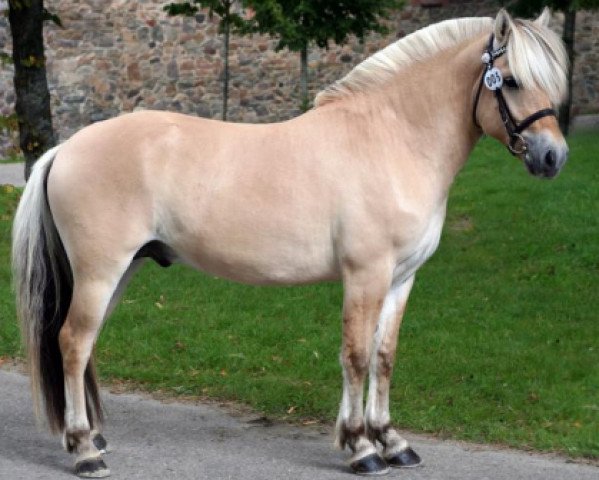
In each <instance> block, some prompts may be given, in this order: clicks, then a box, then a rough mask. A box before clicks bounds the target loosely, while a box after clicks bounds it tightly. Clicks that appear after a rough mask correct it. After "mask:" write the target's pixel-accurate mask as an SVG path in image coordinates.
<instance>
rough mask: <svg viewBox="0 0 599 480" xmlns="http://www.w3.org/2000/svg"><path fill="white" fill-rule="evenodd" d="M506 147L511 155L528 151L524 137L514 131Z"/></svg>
mask: <svg viewBox="0 0 599 480" xmlns="http://www.w3.org/2000/svg"><path fill="white" fill-rule="evenodd" d="M517 147H519V148H517ZM507 148H508V150H509V151H510V153H511V154H512V155H523V154H525V153H526V152H528V144H527V143H526V139H525V138H524V137H523V136H522V135H521V134H520V133H515V132H514V133H512V134H511V135H510V141H509V143H508V147H507Z"/></svg>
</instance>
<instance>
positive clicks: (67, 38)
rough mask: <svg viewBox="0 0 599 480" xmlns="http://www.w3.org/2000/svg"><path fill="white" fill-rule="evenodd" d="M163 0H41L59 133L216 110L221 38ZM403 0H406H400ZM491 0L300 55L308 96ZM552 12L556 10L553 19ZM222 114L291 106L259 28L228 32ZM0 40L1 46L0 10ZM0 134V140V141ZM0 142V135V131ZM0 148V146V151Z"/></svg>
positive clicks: (598, 38)
mask: <svg viewBox="0 0 599 480" xmlns="http://www.w3.org/2000/svg"><path fill="white" fill-rule="evenodd" d="M166 3H168V2H167V1H165V0H163V1H160V0H138V1H136V2H131V1H127V0H110V1H107V0H84V1H81V2H72V1H67V0H47V1H46V5H47V7H48V9H49V10H50V11H52V12H55V13H57V14H58V15H59V16H60V18H61V20H62V22H63V24H64V27H65V28H64V29H61V28H58V27H57V26H55V25H53V24H47V26H46V28H45V40H46V54H47V68H48V79H49V86H50V91H51V96H52V110H53V114H54V125H55V128H56V129H57V131H58V132H59V136H60V138H61V139H65V138H68V137H69V136H70V135H71V134H72V133H73V132H75V131H76V130H78V129H79V128H81V127H82V126H84V125H87V124H89V123H91V122H95V121H98V120H102V119H105V118H110V117H113V116H115V115H118V114H119V113H121V112H126V111H132V110H135V109H164V110H173V111H179V112H184V113H189V114H193V115H199V116H204V117H213V118H219V117H220V115H221V106H222V95H221V89H222V82H221V79H222V78H221V76H222V65H223V62H222V58H221V48H222V38H221V36H220V35H219V34H218V23H217V21H216V20H215V19H210V18H209V17H208V16H207V15H206V13H205V12H201V13H198V14H197V15H196V16H195V17H194V18H182V17H174V18H169V17H168V16H167V15H166V14H165V13H164V12H163V11H162V7H163V5H164V4H166ZM407 3H409V2H407ZM496 5H497V2H496V1H494V0H482V1H457V0H455V1H449V2H448V5H447V6H444V7H442V8H422V7H417V6H413V5H408V6H407V7H406V8H405V9H404V10H402V11H401V12H398V13H397V14H396V15H394V17H393V18H392V19H390V20H389V27H390V34H389V35H388V36H386V37H381V36H379V35H373V36H371V37H369V38H368V40H367V41H366V42H365V44H363V45H362V44H360V43H358V42H356V41H354V42H350V44H349V45H345V46H343V47H337V46H332V47H331V48H330V49H329V50H321V49H312V51H311V53H310V56H309V68H310V75H311V77H310V85H309V87H310V91H311V94H312V96H313V95H314V94H315V93H316V92H317V91H318V90H320V89H321V88H322V87H324V86H325V85H327V84H329V83H331V82H333V81H334V80H336V79H337V78H340V77H341V76H343V75H344V74H345V73H347V72H348V71H349V70H350V69H351V68H352V67H353V66H355V65H356V64H357V63H359V62H360V61H361V60H362V59H364V58H365V57H367V56H369V55H371V54H372V53H374V52H375V51H377V50H378V49H380V48H382V47H384V46H385V45H387V44H388V43H390V42H392V41H393V40H395V39H397V38H400V37H402V36H404V35H406V34H408V33H410V32H412V31H414V30H415V29H417V28H419V27H421V26H424V25H428V24H430V23H435V22H437V21H440V20H443V19H445V18H453V17H459V16H481V15H494V14H495V13H496V11H497V6H496ZM560 23H561V22H560V19H559V18H556V25H558V26H559V24H560ZM576 40H577V63H576V70H575V82H574V113H575V114H578V113H599V104H598V103H599V102H598V99H597V95H598V91H599V77H598V75H599V74H598V73H597V72H598V70H599V15H597V14H590V13H588V12H581V13H580V14H579V17H578V28H577V39H576ZM230 46H231V58H230V74H231V83H230V100H229V114H228V115H229V119H230V120H233V121H240V122H272V121H279V120H284V119H287V118H290V117H293V116H295V115H297V114H299V113H300V112H299V108H298V105H299V92H298V79H299V55H297V54H295V53H290V52H288V51H282V52H276V51H275V50H274V46H275V42H274V41H272V40H269V39H268V38H266V37H262V36H254V37H244V38H240V37H236V36H233V37H232V39H231V45H230ZM0 49H1V50H3V51H7V52H10V33H9V31H8V22H7V19H6V18H4V17H0ZM11 70H12V69H11V67H9V66H8V67H6V66H5V67H3V68H2V69H0V113H2V114H6V113H10V112H11V111H12V108H13V104H14V93H13V90H12V71H11ZM0 143H1V141H0ZM4 143H6V138H5V139H4ZM0 153H1V152H0Z"/></svg>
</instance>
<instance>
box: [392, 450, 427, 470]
mask: <svg viewBox="0 0 599 480" xmlns="http://www.w3.org/2000/svg"><path fill="white" fill-rule="evenodd" d="M385 460H387V463H388V464H389V466H391V467H395V468H410V467H417V466H418V465H420V464H421V463H422V460H421V459H420V457H419V456H418V454H417V453H416V452H415V451H414V450H412V449H411V448H410V447H408V448H406V449H404V450H402V451H401V452H397V453H394V454H393V455H391V456H390V457H387V458H386V459H385Z"/></svg>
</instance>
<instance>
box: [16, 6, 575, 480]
mask: <svg viewBox="0 0 599 480" xmlns="http://www.w3.org/2000/svg"><path fill="white" fill-rule="evenodd" d="M547 21H548V13H547V12H544V13H543V14H542V15H541V17H539V18H538V19H537V20H535V21H528V20H516V19H512V18H511V17H510V16H509V15H508V14H507V13H506V12H505V11H503V10H502V11H500V12H499V14H498V15H497V17H496V18H495V19H491V18H468V19H458V20H448V21H445V22H442V23H439V24H436V25H432V26H429V27H427V28H424V29H422V30H419V31H417V32H415V33H413V34H411V35H409V36H407V37H405V38H404V39H401V40H399V41H397V42H395V43H393V44H392V45H390V46H388V47H387V48H385V49H383V50H381V51H380V52H378V53H376V54H375V55H373V56H372V57H370V58H368V59H366V60H365V61H364V62H362V63H361V64H360V65H358V66H357V67H356V68H355V69H354V70H353V71H351V72H350V73H349V74H348V75H347V76H346V77H344V78H343V79H341V80H340V81H338V82H337V83H335V84H333V85H331V86H330V87H328V88H327V89H326V90H324V91H323V92H321V93H320V94H319V95H318V96H317V98H316V101H315V108H314V109H312V110H310V111H309V112H307V113H305V114H304V115H301V116H299V117H298V118H295V119H293V120H290V121H286V122H282V123H276V124H268V125H242V124H233V123H223V122H219V121H213V120H207V119H200V118H194V117H190V116H184V115H179V114H175V113H167V112H156V111H144V112H137V113H132V114H127V115H122V116H120V117H117V118H114V119H111V120H107V121H104V122H99V123H96V124H93V125H91V126H88V127H86V128H84V129H82V130H81V131H79V132H78V133H76V134H75V135H74V136H73V137H72V138H70V139H69V140H67V141H66V142H64V143H63V144H61V145H60V146H58V147H56V148H54V149H52V150H51V151H49V152H47V153H46V154H45V155H44V156H43V157H42V158H41V159H40V160H39V161H38V162H37V164H36V166H35V168H34V170H33V173H32V176H31V178H30V179H29V182H28V184H27V186H26V188H25V191H24V193H23V197H22V200H21V202H20V205H19V207H18V211H17V213H16V217H15V220H14V230H13V266H14V278H15V288H16V293H17V305H18V314H19V318H20V321H21V324H22V331H23V336H24V340H25V344H26V346H27V351H28V357H29V365H30V371H31V376H32V384H33V387H34V394H35V395H34V396H35V398H37V399H38V401H39V405H43V406H45V411H46V414H47V418H48V422H49V426H50V428H51V429H52V430H53V431H54V432H60V433H62V435H63V439H64V445H65V447H66V448H67V449H68V450H69V451H71V452H74V453H76V461H75V469H76V472H77V473H78V474H79V475H80V476H87V477H102V476H105V475H108V473H109V471H108V468H107V467H106V465H105V463H104V461H103V459H102V450H103V448H104V446H105V441H104V439H103V437H102V436H101V434H100V433H99V432H100V428H101V424H102V411H101V406H100V401H99V395H98V387H97V384H96V379H95V375H94V368H93V364H92V360H91V358H90V357H91V352H92V350H93V346H94V343H95V342H96V339H97V336H98V332H99V330H100V328H101V326H102V323H103V322H104V320H105V318H106V317H107V316H108V315H109V313H110V311H111V309H112V308H113V306H114V304H115V302H116V301H117V300H118V299H119V296H120V294H121V292H122V290H123V288H124V287H125V285H126V283H127V280H128V279H129V277H130V276H131V274H132V272H133V271H134V270H135V268H136V267H138V266H139V264H140V263H141V262H143V261H144V259H145V258H147V257H150V258H153V259H154V260H156V261H157V262H159V263H160V264H161V265H164V266H166V265H169V264H171V263H172V262H182V263H185V264H188V265H190V266H192V267H195V268H198V269H201V270H203V271H205V272H209V273H211V274H213V275H217V276H219V277H224V278H228V279H231V280H235V281H239V282H246V283H251V284H258V285H263V284H264V285H266V284H270V285H282V284H284V285H289V284H303V283H308V282H318V281H324V280H336V279H340V280H342V282H343V286H344V300H343V342H342V346H341V366H342V370H343V393H342V397H341V405H340V409H339V416H338V420H337V426H336V443H337V445H338V446H339V447H341V448H343V447H348V448H349V449H350V450H351V458H350V459H349V463H350V465H351V468H352V469H353V471H355V472H356V473H362V474H381V473H385V472H386V471H387V470H388V469H389V466H393V467H409V466H415V465H418V464H419V463H420V458H419V456H418V455H417V454H416V452H414V451H413V450H412V449H411V448H410V447H409V445H408V442H407V441H406V440H405V439H404V438H402V437H401V436H400V435H399V433H398V432H397V431H396V430H395V429H394V428H393V426H392V425H391V417H390V414H389V383H390V378H391V372H392V368H393V364H394V356H395V350H396V343H397V336H398V331H399V327H400V324H401V320H402V314H403V312H404V308H405V305H406V301H407V299H408V295H409V293H410V289H411V288H412V284H413V282H414V275H415V273H416V271H417V270H418V268H419V267H420V266H421V265H422V264H423V263H424V262H425V261H426V260H427V259H428V258H429V257H430V256H431V254H432V253H433V252H434V251H435V249H436V247H437V244H438V242H439V236H440V233H441V227H442V225H443V221H444V218H445V209H446V204H447V196H448V191H449V188H450V186H451V184H452V182H453V179H454V177H455V176H456V174H457V173H458V171H459V170H460V169H461V168H462V166H463V165H464V163H465V161H466V159H467V158H468V155H469V153H470V152H471V151H472V148H473V147H474V145H475V143H476V142H477V140H478V139H479V138H480V137H481V135H482V134H483V133H486V134H487V135H490V136H492V137H494V138H496V139H497V140H499V141H500V142H502V143H504V144H505V145H506V146H508V148H509V149H510V151H511V152H512V153H513V154H514V155H516V156H518V157H519V158H520V159H521V160H522V161H523V163H524V164H525V166H526V167H527V168H528V170H529V171H530V172H531V173H532V174H533V175H536V176H540V177H552V176H554V175H556V174H557V173H558V172H559V170H560V169H561V167H562V166H563V164H564V162H565V161H566V158H567V146H566V143H565V141H564V138H563V136H562V134H561V133H560V131H559V128H558V125H557V122H556V119H555V116H554V115H555V112H554V110H553V106H555V105H556V104H558V103H559V102H560V101H561V100H562V98H563V96H564V92H565V91H566V70H567V59H566V55H565V53H564V48H563V45H562V43H561V41H560V39H559V38H558V37H557V36H556V35H555V34H554V33H553V32H551V31H550V30H549V29H548V28H547ZM367 376H368V379H369V387H368V398H367V401H366V407H365V409H364V405H363V389H364V384H365V380H366V377H367Z"/></svg>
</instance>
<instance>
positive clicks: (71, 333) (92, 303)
mask: <svg viewBox="0 0 599 480" xmlns="http://www.w3.org/2000/svg"><path fill="white" fill-rule="evenodd" d="M129 260H130V258H129V259H127V260H123V261H121V262H119V261H114V262H106V263H104V264H103V265H98V264H96V265H93V268H92V267H88V268H87V269H85V268H77V263H75V265H74V269H73V270H74V272H73V273H74V278H73V297H72V300H71V305H70V307H69V312H68V314H67V317H66V320H65V322H64V325H63V326H62V329H61V331H60V335H59V343H60V350H61V353H62V359H63V369H64V380H65V437H64V441H65V446H66V447H67V449H68V450H69V451H72V452H76V454H77V458H76V463H75V469H76V472H77V474H78V475H80V476H85V477H103V476H107V475H109V473H110V472H109V470H108V469H107V467H106V465H105V464H104V462H103V460H102V458H101V453H100V450H99V449H98V448H97V447H96V445H95V444H94V442H93V439H92V436H91V427H92V422H93V423H98V421H97V420H98V419H96V418H93V415H92V418H89V417H88V408H89V405H87V404H86V402H88V401H90V400H91V399H90V398H87V397H88V395H87V394H86V389H85V378H84V375H85V370H86V368H87V365H88V362H89V361H90V356H91V352H92V349H93V346H94V343H95V341H96V337H97V335H98V331H99V329H100V327H101V325H102V322H103V320H104V317H105V313H106V310H107V308H108V305H109V303H110V300H111V298H112V296H113V294H114V292H115V289H116V288H117V285H118V283H119V279H120V278H121V277H122V275H123V273H124V271H125V270H126V268H127V264H128V263H129Z"/></svg>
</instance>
